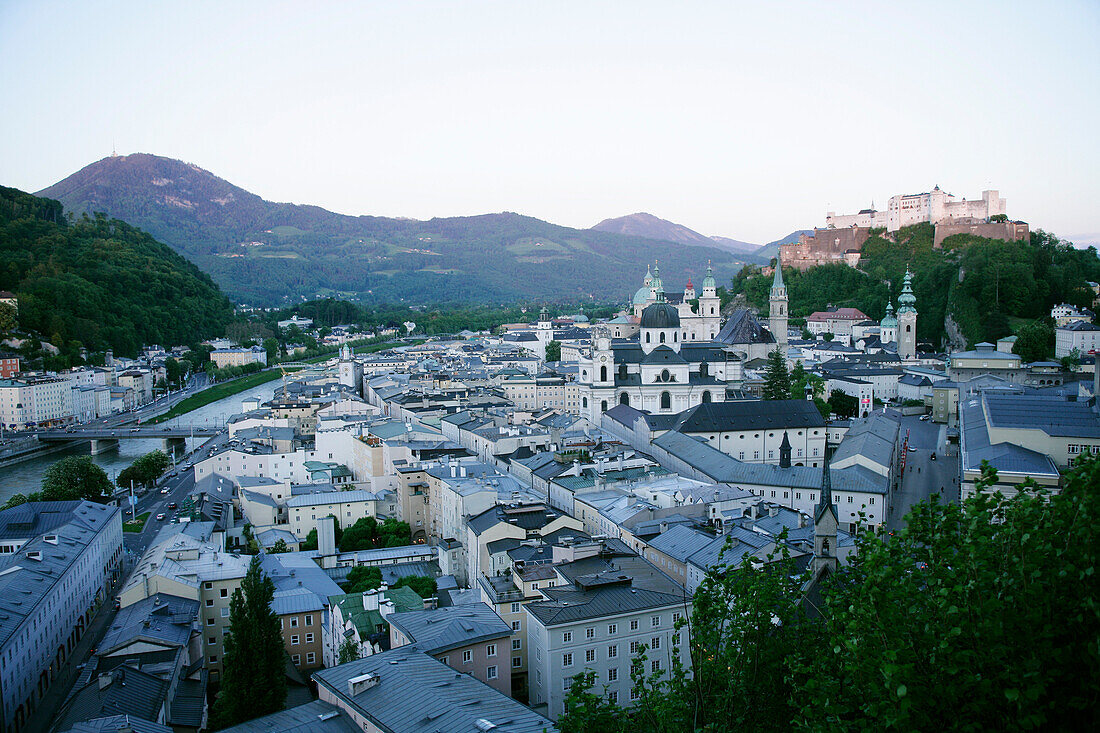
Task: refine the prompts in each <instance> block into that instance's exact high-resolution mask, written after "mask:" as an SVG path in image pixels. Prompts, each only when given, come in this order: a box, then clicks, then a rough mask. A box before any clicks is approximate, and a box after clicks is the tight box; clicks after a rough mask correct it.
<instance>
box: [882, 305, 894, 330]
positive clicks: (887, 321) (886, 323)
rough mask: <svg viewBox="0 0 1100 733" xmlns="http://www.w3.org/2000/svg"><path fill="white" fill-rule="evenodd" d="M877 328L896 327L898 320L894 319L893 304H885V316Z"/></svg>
mask: <svg viewBox="0 0 1100 733" xmlns="http://www.w3.org/2000/svg"><path fill="white" fill-rule="evenodd" d="M879 326H881V327H882V328H897V327H898V319H897V318H894V304H893V303H887V304H886V316H885V317H883V319H882V320H881V321H879Z"/></svg>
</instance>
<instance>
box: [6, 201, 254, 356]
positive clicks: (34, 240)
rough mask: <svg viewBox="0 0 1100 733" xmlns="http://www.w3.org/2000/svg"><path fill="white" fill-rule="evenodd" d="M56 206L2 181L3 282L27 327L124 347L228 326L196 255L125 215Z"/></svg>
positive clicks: (91, 344)
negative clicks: (74, 212) (78, 214)
mask: <svg viewBox="0 0 1100 733" xmlns="http://www.w3.org/2000/svg"><path fill="white" fill-rule="evenodd" d="M59 212H60V204H58V203H57V202H56V201H48V200H45V199H38V198H36V197H34V196H30V195H29V194H25V193H22V192H21V191H17V190H15V189H12V188H3V187H0V273H2V275H0V286H2V287H4V288H6V289H8V290H12V291H14V292H16V293H17V294H18V295H19V311H20V312H19V320H20V323H21V325H22V327H23V328H25V329H30V330H33V331H37V332H38V333H41V334H49V337H50V339H51V340H52V341H53V342H54V344H55V345H57V346H59V347H60V346H63V345H65V344H66V343H68V342H69V341H72V342H74V343H75V344H77V345H83V346H86V347H88V348H89V349H91V350H93V351H100V350H103V349H106V348H112V349H114V352H115V353H116V354H118V355H128V356H135V355H136V354H137V352H138V350H139V348H140V347H141V346H142V344H148V343H161V344H179V343H187V342H190V341H195V340H198V339H200V338H204V337H206V336H211V335H217V334H219V333H220V332H221V331H222V330H223V329H224V328H225V325H226V324H227V323H228V322H229V320H230V318H231V317H232V314H233V309H232V306H231V305H230V303H229V301H228V300H227V299H226V298H225V297H224V296H222V295H221V294H220V293H219V291H218V288H217V286H216V285H214V283H213V282H212V281H211V280H210V278H209V277H208V276H207V275H205V274H203V273H202V272H201V271H200V270H199V269H198V268H197V267H196V266H195V265H193V264H191V263H190V262H188V261H187V260H185V259H184V258H183V257H181V256H180V255H178V254H176V253H175V252H173V251H172V250H171V249H169V248H168V247H167V246H165V245H163V244H160V243H159V242H157V241H155V240H154V239H153V238H152V237H151V236H149V235H148V234H146V233H145V232H142V231H140V230H138V229H135V228H133V227H131V226H130V225H128V224H126V223H124V222H121V221H116V220H113V219H107V218H106V217H105V216H102V215H96V216H95V218H88V217H83V218H81V219H78V220H77V221H76V222H74V223H72V224H69V223H67V222H66V221H65V219H64V217H63V216H61V215H60V214H59Z"/></svg>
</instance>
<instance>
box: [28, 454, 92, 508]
mask: <svg viewBox="0 0 1100 733" xmlns="http://www.w3.org/2000/svg"><path fill="white" fill-rule="evenodd" d="M112 489H113V487H112V486H111V479H110V478H108V477H107V472H106V471H104V470H103V469H102V468H100V467H99V466H97V465H96V464H95V463H94V462H92V457H91V456H69V457H67V458H62V459H61V460H60V461H57V462H56V463H54V464H53V465H52V466H50V467H49V468H47V469H46V472H45V473H44V474H43V475H42V491H41V492H39V493H38V494H32V495H31V497H34V498H30V497H28V498H30V500H31V501H72V500H74V499H87V500H88V501H94V502H98V503H100V504H103V503H105V502H106V501H107V500H108V499H110V498H111V493H112Z"/></svg>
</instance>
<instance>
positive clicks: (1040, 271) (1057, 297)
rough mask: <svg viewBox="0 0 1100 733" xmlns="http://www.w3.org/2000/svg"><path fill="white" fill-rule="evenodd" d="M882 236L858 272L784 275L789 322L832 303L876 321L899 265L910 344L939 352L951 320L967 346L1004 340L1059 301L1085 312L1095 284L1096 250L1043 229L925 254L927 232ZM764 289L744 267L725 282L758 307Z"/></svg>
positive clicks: (952, 240)
mask: <svg viewBox="0 0 1100 733" xmlns="http://www.w3.org/2000/svg"><path fill="white" fill-rule="evenodd" d="M884 235H885V233H884V232H879V233H877V234H876V235H875V236H872V237H871V238H870V239H868V240H867V242H866V243H865V244H864V245H863V250H862V260H861V262H860V268H859V269H858V270H854V269H852V268H850V267H847V266H846V265H840V264H837V265H825V266H820V267H814V268H811V269H809V270H807V271H806V272H798V271H796V270H785V271H784V273H783V277H784V280H785V281H786V284H787V292H788V295H789V297H790V312H791V316H792V317H795V318H804V317H805V316H807V315H809V314H810V313H813V312H814V311H818V310H824V308H825V307H826V306H827V305H828V304H829V303H832V304H833V305H836V306H838V307H844V306H850V307H855V308H859V309H860V310H861V311H863V312H864V313H866V314H867V315H868V316H870V317H871V318H874V319H880V318H882V317H883V315H885V309H886V303H887V301H888V300H891V301H894V302H895V304H896V299H897V296H898V294H899V293H900V292H901V281H902V276H903V275H904V274H905V268H906V267H907V266H908V267H909V268H910V269H911V270H912V271H913V292H914V294H915V295H916V296H917V312H918V313H919V317H918V318H917V338H918V339H919V340H921V341H925V342H928V343H930V344H932V345H934V346H936V347H940V346H942V345H943V343H944V338H945V328H944V319H945V317H946V316H947V315H948V314H950V315H951V316H952V318H953V319H954V321H955V322H956V323H957V324H958V326H959V328H960V330H961V332H962V334H963V336H965V338H966V340H967V342H968V343H969V344H970V345H973V344H974V343H977V342H978V341H993V340H995V339H998V338H1001V337H1002V336H1007V335H1009V334H1011V333H1013V331H1015V330H1016V328H1017V327H1018V326H1019V325H1020V323H1021V322H1023V321H1029V320H1039V319H1044V318H1046V317H1048V316H1049V315H1050V309H1051V307H1052V306H1053V305H1056V304H1058V303H1071V304H1074V305H1078V306H1083V307H1091V306H1092V300H1093V297H1094V294H1093V292H1092V290H1091V289H1090V288H1089V287H1088V286H1087V285H1086V284H1085V283H1086V281H1089V280H1091V281H1093V282H1096V281H1100V259H1098V258H1097V254H1096V250H1095V249H1091V248H1090V249H1086V250H1079V249H1075V248H1074V247H1073V246H1071V245H1070V244H1069V243H1068V242H1064V241H1062V240H1060V239H1058V238H1057V237H1055V236H1054V235H1052V234H1048V233H1046V232H1043V231H1037V232H1033V233H1032V235H1031V241H1029V242H1004V241H1000V240H991V239H984V238H982V237H974V236H970V235H967V234H959V235H956V236H953V237H948V238H947V239H946V240H944V243H943V249H939V250H937V249H934V248H933V247H932V241H933V237H934V230H933V228H932V226H931V225H927V224H922V225H918V226H913V227H907V228H905V229H902V230H901V231H899V232H897V233H896V235H895V236H894V237H892V238H891V239H887V238H886V237H885V236H884ZM770 287H771V278H770V277H764V276H762V275H760V270H759V268H754V267H751V266H747V267H745V268H744V269H743V270H742V271H741V272H740V273H738V275H737V276H736V277H734V279H733V288H732V292H734V293H738V292H743V293H745V295H746V297H747V298H748V300H749V302H750V303H752V304H753V305H754V306H756V307H758V308H760V309H762V310H766V309H767V301H768V290H769V289H770Z"/></svg>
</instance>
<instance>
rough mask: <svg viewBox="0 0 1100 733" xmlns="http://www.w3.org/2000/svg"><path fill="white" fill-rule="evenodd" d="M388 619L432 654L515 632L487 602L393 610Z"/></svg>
mask: <svg viewBox="0 0 1100 733" xmlns="http://www.w3.org/2000/svg"><path fill="white" fill-rule="evenodd" d="M386 620H387V621H389V622H390V624H391V625H393V626H395V627H397V629H398V630H400V631H401V632H402V633H403V634H404V635H405V636H407V637H408V638H409V639H410V640H411V641H412V642H414V643H415V644H416V645H417V646H418V647H419V648H420V649H422V650H423V651H425V652H426V653H428V654H439V653H441V652H445V651H447V650H448V649H455V648H458V647H461V646H467V645H469V644H475V643H477V642H479V641H489V640H491V639H498V638H500V637H503V636H511V635H512V627H511V625H509V624H508V623H506V622H505V621H504V619H502V618H501V617H500V616H498V615H497V614H496V612H495V611H494V610H493V609H491V608H489V606H487V605H485V604H484V603H477V604H470V605H464V606H452V607H450V608H437V609H435V610H431V611H408V612H406V613H391V614H390V615H389V616H387V617H386Z"/></svg>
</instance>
